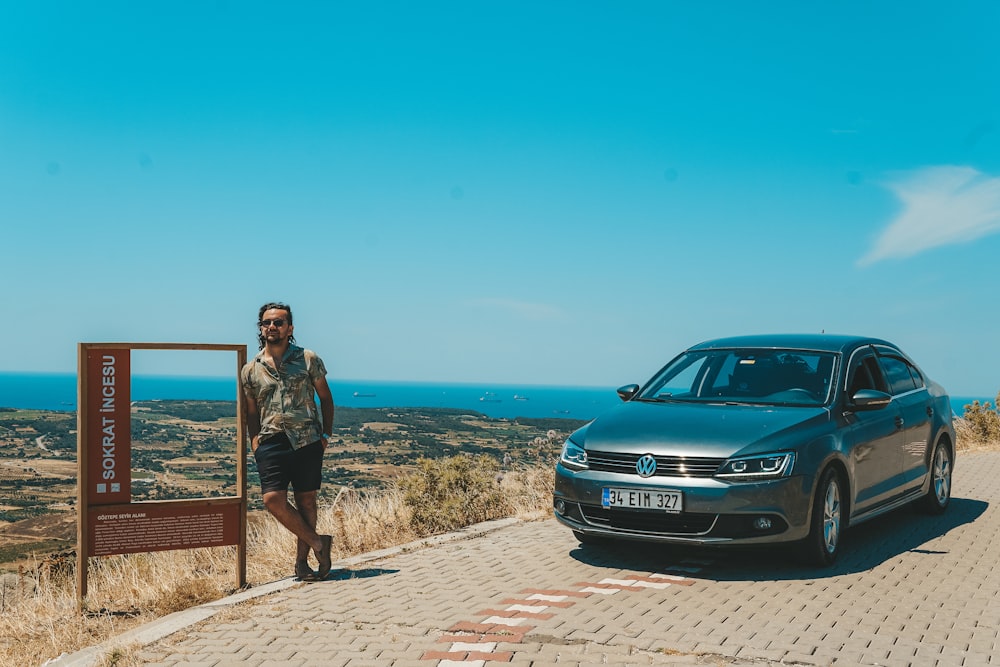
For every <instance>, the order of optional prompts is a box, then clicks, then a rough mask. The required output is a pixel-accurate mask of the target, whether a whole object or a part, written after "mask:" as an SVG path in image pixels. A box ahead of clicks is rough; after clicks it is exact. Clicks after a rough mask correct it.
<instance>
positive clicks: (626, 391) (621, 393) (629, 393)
mask: <svg viewBox="0 0 1000 667" xmlns="http://www.w3.org/2000/svg"><path fill="white" fill-rule="evenodd" d="M638 393H639V385H637V384H627V385H625V386H624V387H618V398H620V399H622V400H623V401H631V400H632V397H633V396H635V395H636V394H638Z"/></svg>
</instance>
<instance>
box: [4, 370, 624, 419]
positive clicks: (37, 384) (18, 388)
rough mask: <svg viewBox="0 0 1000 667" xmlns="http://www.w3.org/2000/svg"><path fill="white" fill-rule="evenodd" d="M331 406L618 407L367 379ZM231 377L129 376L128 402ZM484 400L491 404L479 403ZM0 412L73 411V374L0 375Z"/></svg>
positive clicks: (213, 385) (563, 412)
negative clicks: (130, 377) (129, 397)
mask: <svg viewBox="0 0 1000 667" xmlns="http://www.w3.org/2000/svg"><path fill="white" fill-rule="evenodd" d="M330 389H331V390H332V391H333V399H334V402H335V403H336V404H337V405H341V406H344V407H358V408H411V407H412V408H457V409H463V410H469V411H474V412H479V413H482V414H485V415H487V416H489V417H497V418H508V419H513V418H515V417H532V418H544V417H562V418H570V419H593V418H595V417H597V416H598V415H600V414H601V413H603V412H605V411H607V410H609V409H611V408H612V407H614V406H615V405H616V404H618V403H619V402H620V400H619V398H618V396H617V394H615V389H614V388H613V387H609V388H600V387H558V386H533V385H503V384H491V385H486V384H474V383H420V382H387V381H373V380H338V379H334V380H331V381H330ZM237 391H238V387H237V383H236V379H235V378H220V377H183V376H141V375H135V376H133V377H132V389H131V397H132V400H156V399H188V400H206V401H232V400H235V399H236V396H237ZM484 396H490V397H491V399H490V400H487V401H484V400H480V399H481V398H482V397H484ZM0 407H8V408H21V409H30V410H57V411H63V412H67V411H73V410H76V375H75V374H70V373H61V374H60V373H0Z"/></svg>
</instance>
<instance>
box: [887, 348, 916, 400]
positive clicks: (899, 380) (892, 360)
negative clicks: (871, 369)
mask: <svg viewBox="0 0 1000 667" xmlns="http://www.w3.org/2000/svg"><path fill="white" fill-rule="evenodd" d="M880 361H881V362H882V367H883V368H885V376H886V379H887V380H888V382H889V390H890V392H891V393H892V394H893V395H894V396H896V395H899V394H905V393H906V392H908V391H913V390H914V389H919V388H921V387H922V386H923V378H922V377H921V376H920V373H919V371H917V369H916V368H913V366H912V365H911V364H909V363H908V362H907V361H906V360H905V359H901V358H899V357H891V356H883V357H880Z"/></svg>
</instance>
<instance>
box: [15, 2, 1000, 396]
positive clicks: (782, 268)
mask: <svg viewBox="0 0 1000 667" xmlns="http://www.w3.org/2000/svg"><path fill="white" fill-rule="evenodd" d="M997 25H1000V4H998V3H995V2H985V1H984V2H961V1H960V2H957V3H950V4H948V5H947V6H945V3H940V2H905V3H903V2H882V3H871V2H851V1H848V2H837V3H833V2H812V3H803V2H774V3H764V4H761V3H745V2H728V3H727V2H706V3H696V2H633V3H595V2H543V3H538V2H509V1H508V2H502V3H500V2H474V3H470V2H431V3H393V2H388V3H387V2H372V3H339V2H316V3H310V2H300V3H293V4H292V3H290V6H287V7H286V6H281V5H278V4H275V3H257V2H215V3H212V2H169V3H166V2H146V3H132V2H102V3H84V2H38V3H13V2H5V3H3V4H2V5H0V228H2V230H3V231H2V236H0V243H2V247H3V249H4V253H3V258H4V259H3V262H2V263H0V284H2V285H3V287H4V291H5V292H6V293H7V294H8V302H7V307H6V311H7V318H8V321H7V323H6V331H5V335H4V340H5V341H6V342H7V344H8V345H7V354H5V355H3V357H2V358H0V371H40V372H71V371H73V370H74V369H75V365H76V344H77V342H79V341H145V342H211V343H238V344H244V343H245V344H247V345H249V346H250V351H251V353H253V352H255V351H256V344H255V334H256V330H255V328H254V322H255V318H256V312H257V308H258V307H259V305H260V304H261V303H263V302H264V301H269V300H284V301H287V302H289V303H291V304H292V306H293V308H294V314H295V323H296V329H297V334H298V336H297V338H298V340H299V342H300V344H303V345H305V346H307V347H311V348H313V349H315V350H317V351H318V352H319V353H320V354H321V355H322V356H323V357H324V359H325V360H326V362H327V366H328V368H329V370H330V373H331V375H332V376H333V377H339V378H352V379H373V380H376V379H380V380H412V381H428V382H429V381H455V382H493V383H512V384H552V385H595V386H609V387H611V386H618V385H620V384H625V383H627V382H638V381H641V380H644V379H646V378H647V377H648V376H649V375H650V374H652V373H653V372H654V371H655V370H656V369H657V368H659V366H660V365H661V364H662V363H664V362H665V361H666V360H668V359H669V358H670V357H672V356H673V355H674V354H675V353H676V352H678V351H679V350H681V349H683V348H684V347H686V346H688V345H691V344H693V343H696V342H699V341H701V340H704V339H707V338H714V337H718V336H725V335H732V334H741V333H764V332H773V331H795V332H799V331H805V332H812V331H822V330H825V331H827V332H834V333H858V334H866V335H873V336H878V337H883V338H887V339H889V340H892V341H894V342H897V343H898V344H899V345H901V346H902V347H903V349H904V350H906V351H907V352H908V353H909V354H910V355H911V356H913V357H914V358H915V359H916V360H917V361H918V363H920V364H921V365H922V366H923V367H924V369H925V370H926V371H927V372H928V373H929V374H930V375H931V376H932V377H934V378H935V379H937V380H938V381H939V382H941V383H942V384H944V385H945V386H946V388H948V389H949V390H950V391H951V392H952V393H953V394H958V395H982V396H993V395H995V394H996V392H997V390H998V389H1000V342H998V336H997V333H998V331H1000V309H998V308H997V307H996V302H997V298H996V290H997V288H996V282H995V269H994V265H995V261H996V258H997V257H998V256H1000V234H998V232H1000V86H998V85H997V81H998V80H1000V77H998V73H1000V40H997V39H996V35H995V28H996V26H997ZM229 363H230V362H229V358H228V357H227V358H226V359H224V360H221V361H220V360H219V359H217V358H216V357H215V356H213V355H212V354H207V355H206V354H201V355H199V354H197V353H183V354H180V355H170V354H164V355H163V356H160V355H157V354H152V355H150V356H149V358H148V359H147V358H146V357H145V356H143V357H142V359H141V360H140V362H139V363H138V369H137V370H139V371H147V372H153V373H159V372H176V373H184V374H187V373H197V372H205V373H208V374H213V375H215V374H220V373H219V368H221V369H222V372H223V373H225V372H228V371H229V365H228V364H229Z"/></svg>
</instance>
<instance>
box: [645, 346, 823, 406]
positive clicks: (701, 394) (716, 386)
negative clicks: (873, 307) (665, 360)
mask: <svg viewBox="0 0 1000 667" xmlns="http://www.w3.org/2000/svg"><path fill="white" fill-rule="evenodd" d="M836 356H837V355H835V354H833V353H830V352H814V351H804V350H780V349H770V348H768V349H733V350H718V349H713V350H694V351H691V352H686V353H684V354H682V355H681V356H679V357H677V358H676V359H674V360H673V361H672V362H671V363H670V364H668V365H667V367H666V368H664V369H663V370H662V371H660V372H659V373H658V374H657V375H656V377H654V378H653V379H652V380H650V381H649V383H648V384H647V385H646V387H645V388H644V389H643V391H642V393H640V394H639V396H638V400H645V401H697V402H708V403H752V404H757V405H794V406H803V405H823V404H825V403H826V402H827V401H828V400H829V398H830V392H831V386H832V385H833V373H834V366H835V364H834V361H835V359H836Z"/></svg>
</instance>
